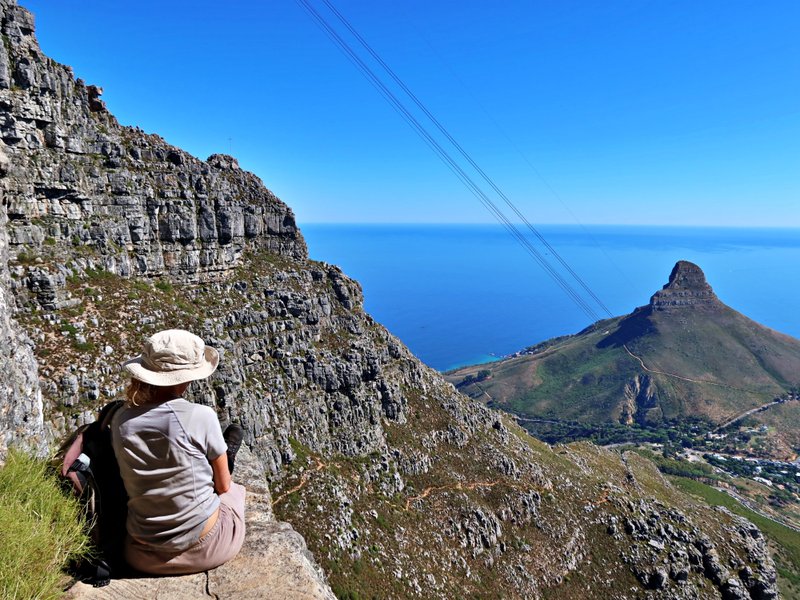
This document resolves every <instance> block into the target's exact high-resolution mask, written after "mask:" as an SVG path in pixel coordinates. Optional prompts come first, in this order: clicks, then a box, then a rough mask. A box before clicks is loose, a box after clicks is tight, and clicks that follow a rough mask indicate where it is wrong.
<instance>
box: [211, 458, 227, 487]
mask: <svg viewBox="0 0 800 600" xmlns="http://www.w3.org/2000/svg"><path fill="white" fill-rule="evenodd" d="M211 470H212V472H213V479H214V491H215V492H217V494H224V493H225V492H227V491H228V490H229V489H231V473H230V471H228V455H227V454H226V453H225V452H223V453H222V454H220V455H219V456H218V457H217V458H215V459H214V460H212V461H211Z"/></svg>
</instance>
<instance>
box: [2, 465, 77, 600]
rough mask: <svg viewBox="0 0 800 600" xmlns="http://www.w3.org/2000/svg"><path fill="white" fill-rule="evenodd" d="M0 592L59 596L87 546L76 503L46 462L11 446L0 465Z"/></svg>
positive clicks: (21, 596)
mask: <svg viewBox="0 0 800 600" xmlns="http://www.w3.org/2000/svg"><path fill="white" fill-rule="evenodd" d="M0 490H2V493H0V556H1V557H2V560H0V597H2V598H8V599H12V598H19V599H27V598H42V599H46V598H57V597H59V596H60V595H61V591H62V588H63V584H64V582H65V579H66V576H65V575H64V572H63V570H62V569H63V568H64V567H65V566H66V565H67V564H68V563H69V561H70V560H72V559H77V558H79V557H81V556H83V555H84V554H85V553H86V552H87V551H88V547H89V539H88V537H87V536H86V531H85V522H84V519H83V515H82V513H81V509H80V505H79V503H78V502H77V500H76V499H75V498H73V497H72V496H71V495H68V494H65V493H64V492H63V491H62V490H61V488H60V487H59V484H58V482H57V481H56V479H55V477H54V476H53V474H52V473H51V472H49V468H48V466H47V464H46V463H45V462H44V461H42V460H39V459H35V458H32V457H30V456H28V455H25V454H22V453H20V452H15V451H11V452H10V453H9V455H8V460H7V462H6V464H5V466H3V467H2V468H0Z"/></svg>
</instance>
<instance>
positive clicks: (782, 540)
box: [671, 477, 800, 600]
mask: <svg viewBox="0 0 800 600" xmlns="http://www.w3.org/2000/svg"><path fill="white" fill-rule="evenodd" d="M671 481H672V483H673V484H674V485H676V486H677V487H678V488H680V489H681V490H683V491H685V492H687V493H689V494H692V495H694V496H697V497H699V498H702V499H703V500H704V501H705V502H706V503H708V504H709V505H710V506H724V507H725V508H728V509H729V510H731V511H732V512H734V513H736V514H737V515H741V516H742V517H745V518H746V519H748V520H750V521H751V522H752V523H754V524H755V525H756V526H758V528H759V529H760V530H761V531H762V532H763V533H764V535H765V536H767V538H768V539H769V541H770V546H771V549H772V556H773V559H774V560H775V566H776V568H777V571H778V585H779V586H780V589H781V594H782V595H783V596H784V598H786V599H788V600H791V599H793V598H800V532H797V531H794V530H792V529H789V528H788V527H786V526H784V525H781V524H780V523H776V522H775V521H773V520H772V519H768V518H766V517H764V516H762V515H761V514H759V513H757V512H755V511H753V510H751V509H749V508H747V507H746V506H744V505H742V504H741V503H740V502H738V501H737V500H736V499H734V498H732V497H731V496H729V495H728V494H726V493H725V492H722V491H720V490H718V489H716V488H713V487H711V486H709V485H706V484H705V483H702V482H700V481H697V480H694V479H688V478H686V477H672V478H671Z"/></svg>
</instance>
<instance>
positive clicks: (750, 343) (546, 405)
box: [448, 261, 800, 424]
mask: <svg viewBox="0 0 800 600" xmlns="http://www.w3.org/2000/svg"><path fill="white" fill-rule="evenodd" d="M482 368H489V369H491V378H489V379H486V380H484V381H481V382H477V383H473V384H470V385H464V386H461V389H462V391H464V392H465V393H468V394H469V395H471V396H473V397H475V398H481V397H482V398H483V399H489V398H491V400H492V401H493V402H495V403H496V404H497V405H499V406H503V407H507V408H509V409H510V410H513V411H514V412H516V413H518V414H521V415H528V416H537V417H543V418H558V419H565V420H576V421H585V422H594V423H601V422H620V423H626V424H631V423H634V422H638V423H641V424H657V423H659V422H661V421H662V420H664V419H675V418H686V417H699V418H704V419H708V420H710V421H712V422H714V423H722V422H724V421H726V420H727V419H729V418H732V417H734V416H735V415H738V414H741V413H742V412H744V411H746V410H749V409H751V408H755V407H758V406H761V405H763V404H765V403H767V402H769V401H771V400H772V399H774V398H775V397H776V396H781V395H785V394H786V393H787V391H788V390H789V389H790V388H793V387H794V386H796V385H797V384H798V383H800V340H796V339H794V338H792V337H789V336H787V335H783V334H781V333H778V332H776V331H773V330H771V329H768V328H766V327H764V326H762V325H759V324H758V323H756V322H754V321H752V320H750V319H748V318H747V317H745V316H744V315H742V314H740V313H738V312H736V311H735V310H733V309H731V308H729V307H727V306H725V305H724V304H723V303H722V302H720V300H719V299H718V298H717V297H716V295H715V294H714V292H713V291H712V289H711V287H710V286H709V285H708V283H707V282H706V280H705V276H704V275H703V272H702V271H701V270H700V268H699V267H697V266H696V265H694V264H692V263H688V262H685V261H681V262H678V263H677V264H676V265H675V268H674V269H673V271H672V273H671V274H670V278H669V282H668V283H667V284H666V285H665V286H664V288H663V289H662V290H660V291H658V292H657V293H656V294H654V295H653V297H652V298H651V300H650V303H649V304H648V305H646V306H643V307H641V308H638V309H636V310H635V311H634V312H633V313H631V314H630V315H627V316H625V317H617V318H614V319H608V320H605V321H600V322H598V323H596V324H594V325H593V326H591V327H589V328H587V329H586V330H584V331H582V332H580V333H579V334H576V335H574V336H567V337H564V338H558V339H555V340H552V341H550V342H545V343H543V344H540V345H539V346H536V347H533V348H531V349H529V350H527V351H524V352H523V353H522V355H521V356H516V357H513V358H510V359H506V360H503V361H500V362H498V363H493V364H491V365H487V366H486V367H470V368H467V369H461V370H459V371H455V372H453V373H450V374H448V380H449V381H451V382H454V383H456V384H458V383H460V382H462V381H463V379H464V377H465V376H468V375H473V376H474V375H475V374H476V373H477V372H478V371H479V370H480V369H482Z"/></svg>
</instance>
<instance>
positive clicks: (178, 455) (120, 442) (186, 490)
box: [111, 398, 227, 550]
mask: <svg viewBox="0 0 800 600" xmlns="http://www.w3.org/2000/svg"><path fill="white" fill-rule="evenodd" d="M111 427H112V432H113V435H112V442H113V446H114V453H115V454H116V456H117V462H118V463H119V470H120V474H121V475H122V481H123V482H124V484H125V490H126V491H127V492H128V498H129V500H128V521H127V527H128V533H130V534H131V535H132V536H134V537H136V538H138V539H139V540H141V541H142V542H144V543H146V544H150V545H152V546H155V547H159V548H163V549H170V550H185V549H186V548H188V547H190V546H191V545H192V544H194V543H195V542H196V541H197V540H198V539H199V538H200V533H201V532H202V530H203V526H204V524H205V522H206V520H207V519H208V518H209V517H210V516H211V515H212V514H214V511H215V510H217V507H218V506H219V496H217V494H216V493H215V492H214V482H213V474H212V470H211V463H210V462H209V461H212V460H214V459H216V458H218V457H219V456H221V455H222V454H223V453H224V452H225V451H226V450H227V445H226V443H225V440H224V439H223V438H222V430H221V429H220V425H219V421H218V420H217V415H216V414H215V413H214V410H213V409H211V408H209V407H208V406H202V405H200V404H193V403H192V402H188V401H186V400H184V399H183V398H177V399H175V400H169V401H167V402H162V403H161V404H145V405H143V406H125V407H123V408H122V409H120V410H119V411H117V413H116V414H115V415H114V418H113V420H112V423H111Z"/></svg>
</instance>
